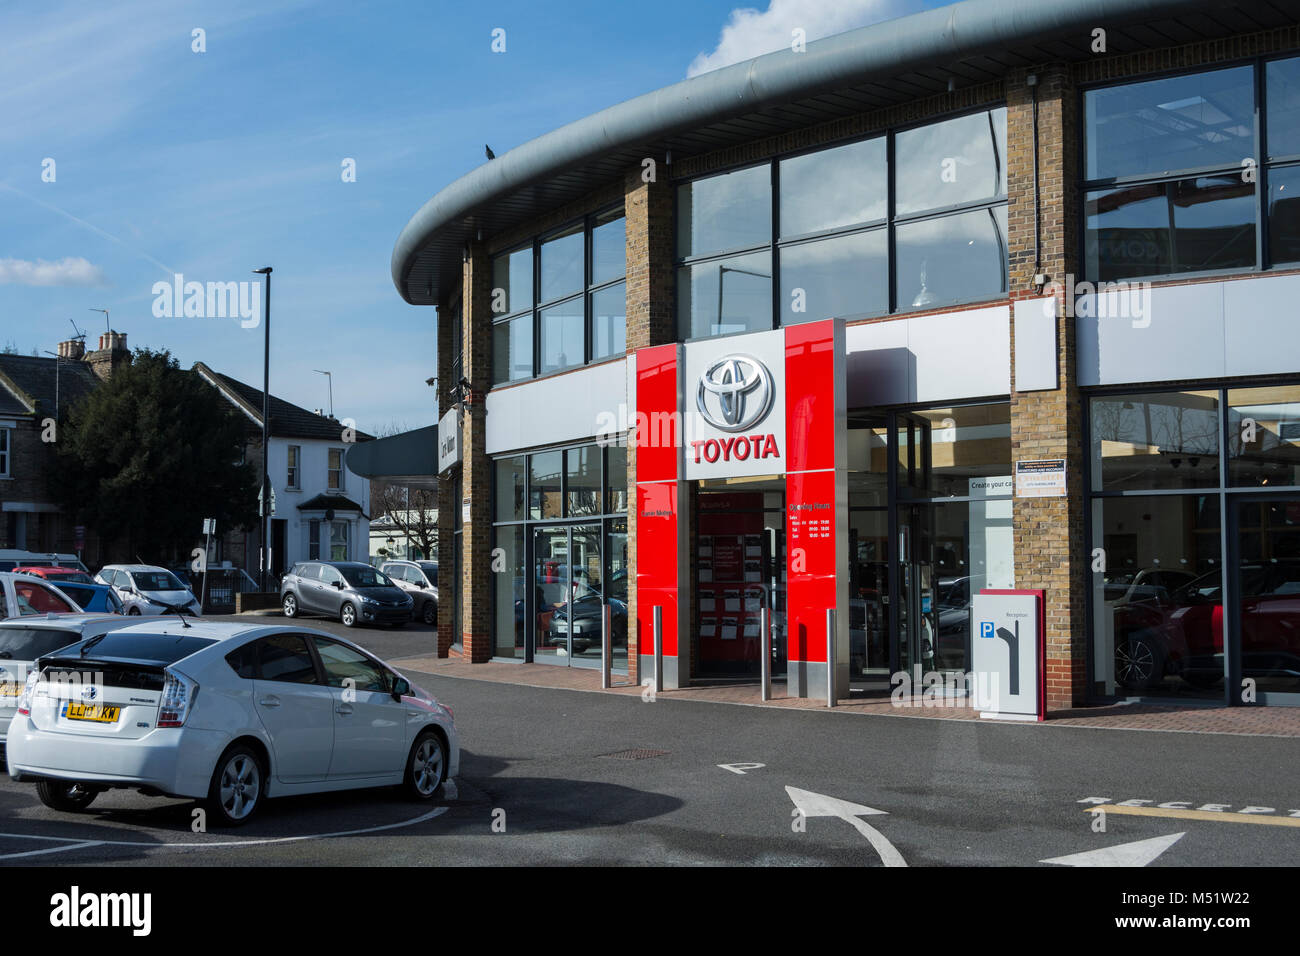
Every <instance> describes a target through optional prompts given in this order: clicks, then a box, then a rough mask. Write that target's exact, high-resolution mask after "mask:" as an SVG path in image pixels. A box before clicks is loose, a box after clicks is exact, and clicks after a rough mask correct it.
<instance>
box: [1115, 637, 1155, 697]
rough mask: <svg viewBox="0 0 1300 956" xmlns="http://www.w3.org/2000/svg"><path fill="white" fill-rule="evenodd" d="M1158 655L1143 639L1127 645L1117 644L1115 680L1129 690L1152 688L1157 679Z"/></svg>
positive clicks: (1132, 641) (1132, 640) (1130, 641)
mask: <svg viewBox="0 0 1300 956" xmlns="http://www.w3.org/2000/svg"><path fill="white" fill-rule="evenodd" d="M1155 670H1156V655H1155V651H1154V650H1153V649H1152V647H1151V645H1150V644H1149V643H1148V642H1147V641H1145V640H1142V639H1141V638H1134V639H1130V640H1129V641H1128V642H1127V644H1125V643H1121V642H1116V644H1115V679H1116V680H1118V681H1119V683H1121V684H1122V685H1124V686H1125V687H1129V688H1134V689H1140V688H1144V687H1150V686H1151V684H1152V682H1153V680H1154V679H1155Z"/></svg>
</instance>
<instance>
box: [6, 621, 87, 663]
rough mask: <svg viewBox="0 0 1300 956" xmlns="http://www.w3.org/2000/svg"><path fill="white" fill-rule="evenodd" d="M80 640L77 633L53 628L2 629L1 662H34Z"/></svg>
mask: <svg viewBox="0 0 1300 956" xmlns="http://www.w3.org/2000/svg"><path fill="white" fill-rule="evenodd" d="M80 639H81V635H80V634H78V633H77V632H76V631H65V630H61V629H58V628H52V627H0V661H34V660H36V658H38V657H40V656H42V655H43V654H49V653H52V652H54V651H57V650H58V649H59V648H60V647H66V646H67V645H69V644H71V643H72V642H73V641H77V640H80Z"/></svg>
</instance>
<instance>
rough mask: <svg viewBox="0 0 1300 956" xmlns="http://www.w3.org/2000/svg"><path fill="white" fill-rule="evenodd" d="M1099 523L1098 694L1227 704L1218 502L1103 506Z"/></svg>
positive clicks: (1121, 500)
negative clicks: (1101, 568) (1213, 699)
mask: <svg viewBox="0 0 1300 956" xmlns="http://www.w3.org/2000/svg"><path fill="white" fill-rule="evenodd" d="M1092 522H1093V525H1092V538H1093V545H1094V547H1101V548H1102V549H1103V553H1104V554H1105V558H1106V561H1105V570H1104V571H1094V572H1091V573H1092V590H1093V621H1094V630H1093V660H1094V668H1095V671H1094V675H1093V679H1094V680H1095V681H1096V682H1097V684H1098V689H1099V690H1101V692H1102V693H1105V694H1115V693H1124V692H1126V691H1127V692H1140V693H1143V694H1164V695H1169V696H1180V697H1217V698H1220V699H1222V697H1223V690H1222V687H1221V686H1220V687H1219V688H1218V689H1216V688H1215V685H1216V684H1218V683H1219V682H1220V681H1221V680H1222V678H1223V630H1222V625H1221V624H1216V623H1215V622H1216V620H1218V621H1221V620H1222V608H1223V597H1222V593H1221V584H1222V568H1221V564H1222V562H1221V552H1220V547H1219V499H1218V496H1217V495H1158V496H1157V495H1152V496H1146V495H1130V496H1124V497H1110V498H1098V499H1095V500H1094V501H1093V515H1092Z"/></svg>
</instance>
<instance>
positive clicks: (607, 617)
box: [600, 601, 614, 690]
mask: <svg viewBox="0 0 1300 956" xmlns="http://www.w3.org/2000/svg"><path fill="white" fill-rule="evenodd" d="M613 641H614V609H613V608H612V607H610V605H609V602H608V601H606V602H604V603H602V604H601V606H600V689H601V690H609V688H610V685H611V684H612V683H613V681H612V680H611V679H610V666H611V663H612V660H613V657H614V648H613Z"/></svg>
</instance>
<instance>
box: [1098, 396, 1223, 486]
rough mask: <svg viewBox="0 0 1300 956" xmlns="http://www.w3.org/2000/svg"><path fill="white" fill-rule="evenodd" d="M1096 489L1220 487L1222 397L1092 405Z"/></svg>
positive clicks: (1117, 399) (1104, 400)
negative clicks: (1220, 405)
mask: <svg viewBox="0 0 1300 956" xmlns="http://www.w3.org/2000/svg"><path fill="white" fill-rule="evenodd" d="M1089 408H1090V410H1091V424H1090V428H1091V432H1092V488H1093V490H1094V491H1120V490H1139V489H1146V488H1208V487H1216V488H1217V487H1218V485H1219V393H1218V392H1217V391H1202V392H1154V393H1145V394H1142V393H1139V394H1134V395H1108V396H1105V397H1099V398H1094V399H1092V401H1091V403H1090V405H1089Z"/></svg>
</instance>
